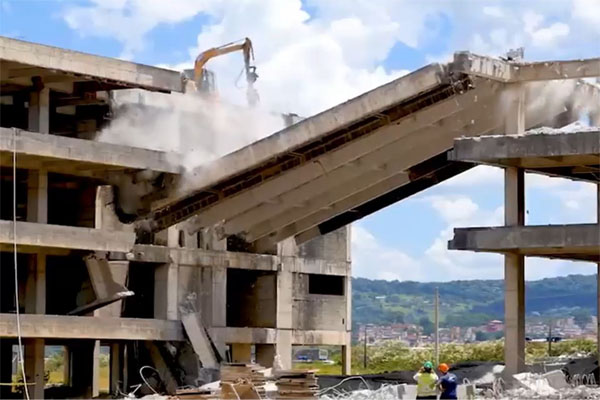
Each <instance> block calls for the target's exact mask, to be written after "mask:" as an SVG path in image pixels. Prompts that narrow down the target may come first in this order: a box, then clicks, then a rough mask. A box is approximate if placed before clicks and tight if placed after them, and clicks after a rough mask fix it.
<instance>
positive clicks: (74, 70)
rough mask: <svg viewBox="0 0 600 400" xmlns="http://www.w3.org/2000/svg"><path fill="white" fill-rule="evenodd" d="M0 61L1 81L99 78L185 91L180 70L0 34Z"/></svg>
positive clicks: (124, 85) (124, 84)
mask: <svg viewBox="0 0 600 400" xmlns="http://www.w3.org/2000/svg"><path fill="white" fill-rule="evenodd" d="M0 61H1V62H2V75H1V82H2V84H15V85H23V86H31V85H32V82H31V78H32V77H35V76H41V77H42V81H46V82H51V81H52V82H55V81H57V80H66V81H69V80H70V81H75V82H81V81H84V82H85V81H92V82H93V81H99V82H103V83H106V84H108V85H110V88H111V89H119V88H143V89H147V90H155V91H162V92H183V90H184V87H183V80H182V76H181V74H180V73H179V72H177V71H171V70H167V69H163V68H156V67H151V66H149V65H143V64H136V63H133V62H129V61H123V60H119V59H115V58H108V57H101V56H96V55H91V54H86V53H81V52H78V51H73V50H66V49H61V48H58V47H52V46H46V45H43V44H37V43H30V42H25V41H22V40H17V39H11V38H7V37H0Z"/></svg>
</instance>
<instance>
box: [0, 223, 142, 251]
mask: <svg viewBox="0 0 600 400" xmlns="http://www.w3.org/2000/svg"><path fill="white" fill-rule="evenodd" d="M15 231H16V236H17V238H16V241H15V239H14V232H15ZM15 242H16V244H17V246H19V247H26V248H40V247H43V248H56V249H68V250H92V251H120V252H129V251H131V249H132V248H133V244H134V242H135V234H134V233H129V232H119V231H108V230H103V229H92V228H81V227H74V226H62V225H49V224H38V223H35V222H16V227H15V223H13V222H12V221H0V245H1V246H2V247H7V246H12V245H14V243H15Z"/></svg>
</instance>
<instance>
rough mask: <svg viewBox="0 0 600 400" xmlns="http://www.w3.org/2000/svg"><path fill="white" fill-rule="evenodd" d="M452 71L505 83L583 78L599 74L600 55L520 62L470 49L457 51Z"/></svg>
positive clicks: (451, 65) (451, 67) (451, 64)
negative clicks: (469, 50) (483, 54)
mask: <svg viewBox="0 0 600 400" xmlns="http://www.w3.org/2000/svg"><path fill="white" fill-rule="evenodd" d="M449 68H450V71H451V72H454V73H464V74H467V75H473V76H479V77H482V78H487V79H493V80H497V81H500V82H504V83H514V82H524V81H544V80H554V79H580V78H591V77H599V76H600V58H589V59H582V60H566V61H541V62H517V61H510V62H509V61H505V60H502V59H498V58H493V57H487V56H480V55H477V54H473V53H471V52H468V51H461V52H456V53H454V60H453V62H452V63H450V66H449Z"/></svg>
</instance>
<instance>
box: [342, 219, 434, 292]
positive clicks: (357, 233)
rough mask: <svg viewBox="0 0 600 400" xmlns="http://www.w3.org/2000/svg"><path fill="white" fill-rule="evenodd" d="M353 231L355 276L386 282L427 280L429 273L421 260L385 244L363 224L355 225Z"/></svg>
mask: <svg viewBox="0 0 600 400" xmlns="http://www.w3.org/2000/svg"><path fill="white" fill-rule="evenodd" d="M351 232H352V268H353V275H354V276H360V277H364V278H370V279H386V280H396V279H397V280H423V279H426V278H425V275H426V272H425V271H424V270H423V268H421V266H420V264H419V262H418V261H417V260H415V259H413V258H411V257H410V256H409V255H407V254H405V253H403V252H402V251H400V250H397V249H394V248H391V247H388V246H385V245H383V244H382V243H380V242H379V241H378V240H377V239H376V238H375V236H373V234H372V233H371V232H369V231H368V230H367V229H366V228H364V227H363V226H362V225H361V224H360V223H357V224H354V225H353V226H352V229H351Z"/></svg>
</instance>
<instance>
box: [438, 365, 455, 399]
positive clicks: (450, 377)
mask: <svg viewBox="0 0 600 400" xmlns="http://www.w3.org/2000/svg"><path fill="white" fill-rule="evenodd" d="M438 370H439V371H440V372H441V373H442V377H441V378H440V379H439V380H438V382H437V387H438V389H439V391H440V392H442V394H441V395H440V400H454V399H456V398H457V397H456V387H457V386H458V383H457V379H456V375H454V374H451V373H449V372H448V370H450V367H448V364H444V363H442V364H440V365H439V366H438Z"/></svg>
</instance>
